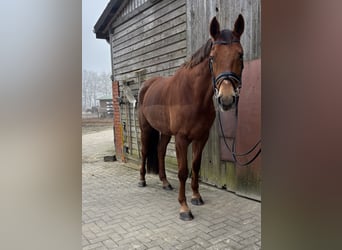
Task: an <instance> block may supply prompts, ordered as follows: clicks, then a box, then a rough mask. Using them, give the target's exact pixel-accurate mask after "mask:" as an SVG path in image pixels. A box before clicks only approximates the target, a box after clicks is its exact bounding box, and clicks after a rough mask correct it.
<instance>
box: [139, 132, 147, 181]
mask: <svg viewBox="0 0 342 250" xmlns="http://www.w3.org/2000/svg"><path fill="white" fill-rule="evenodd" d="M148 134H149V133H148V132H147V131H144V130H141V166H140V180H139V183H138V186H139V187H145V186H146V180H145V175H146V158H147V150H148Z"/></svg>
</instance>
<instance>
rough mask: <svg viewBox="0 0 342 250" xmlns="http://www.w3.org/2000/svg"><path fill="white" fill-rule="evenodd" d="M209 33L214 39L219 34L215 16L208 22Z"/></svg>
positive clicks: (218, 25)
mask: <svg viewBox="0 0 342 250" xmlns="http://www.w3.org/2000/svg"><path fill="white" fill-rule="evenodd" d="M210 35H211V37H212V38H213V39H214V40H215V39H217V37H218V36H219V35H220V24H219V22H218V21H217V19H216V16H214V17H213V19H212V20H211V22H210Z"/></svg>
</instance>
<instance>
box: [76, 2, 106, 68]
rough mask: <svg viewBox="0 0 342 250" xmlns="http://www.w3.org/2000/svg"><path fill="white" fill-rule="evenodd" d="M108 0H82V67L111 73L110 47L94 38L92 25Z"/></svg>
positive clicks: (104, 41) (101, 40) (103, 40)
mask: <svg viewBox="0 0 342 250" xmlns="http://www.w3.org/2000/svg"><path fill="white" fill-rule="evenodd" d="M108 2H109V0H82V69H83V70H92V71H96V72H99V73H101V72H106V73H111V65H110V47H109V44H108V43H107V41H106V40H105V39H96V37H95V33H94V32H93V29H94V26H95V24H96V22H97V20H98V19H99V17H100V16H101V14H102V12H103V10H104V9H105V8H106V6H107V4H108Z"/></svg>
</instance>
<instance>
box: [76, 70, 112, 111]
mask: <svg viewBox="0 0 342 250" xmlns="http://www.w3.org/2000/svg"><path fill="white" fill-rule="evenodd" d="M103 96H111V80H110V74H109V73H105V72H102V73H97V72H94V71H89V70H83V72H82V110H86V109H91V107H94V106H97V105H98V104H97V103H98V101H97V99H98V98H101V97H103Z"/></svg>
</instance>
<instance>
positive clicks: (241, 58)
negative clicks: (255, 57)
mask: <svg viewBox="0 0 342 250" xmlns="http://www.w3.org/2000/svg"><path fill="white" fill-rule="evenodd" d="M239 59H240V60H241V61H243V54H242V53H240V54H239Z"/></svg>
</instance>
